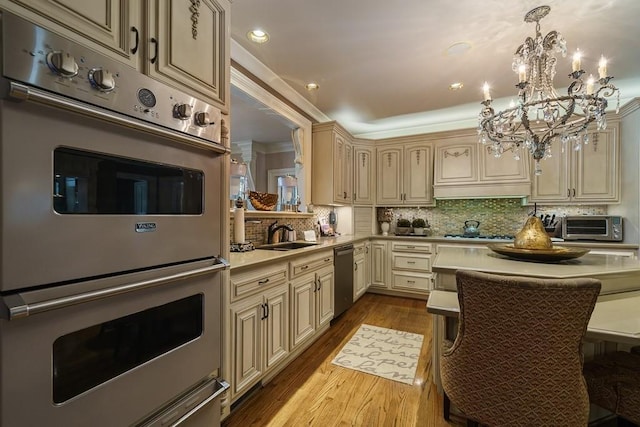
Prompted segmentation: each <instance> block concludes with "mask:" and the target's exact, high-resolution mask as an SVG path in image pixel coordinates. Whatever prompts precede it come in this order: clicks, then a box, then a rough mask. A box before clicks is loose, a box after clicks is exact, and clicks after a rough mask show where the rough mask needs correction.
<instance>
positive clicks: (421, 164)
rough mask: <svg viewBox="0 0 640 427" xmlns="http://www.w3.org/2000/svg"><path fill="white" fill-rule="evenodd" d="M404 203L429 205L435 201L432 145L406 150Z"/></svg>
mask: <svg viewBox="0 0 640 427" xmlns="http://www.w3.org/2000/svg"><path fill="white" fill-rule="evenodd" d="M403 169H404V197H403V198H404V203H405V204H429V203H431V202H432V201H433V180H432V177H433V154H432V151H431V146H430V145H423V144H419V145H406V146H405V148H404V166H403Z"/></svg>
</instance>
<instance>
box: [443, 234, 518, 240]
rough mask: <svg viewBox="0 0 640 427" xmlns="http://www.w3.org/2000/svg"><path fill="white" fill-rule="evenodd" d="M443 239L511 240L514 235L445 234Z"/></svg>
mask: <svg viewBox="0 0 640 427" xmlns="http://www.w3.org/2000/svg"><path fill="white" fill-rule="evenodd" d="M444 237H445V239H480V240H513V239H514V237H515V236H513V235H511V234H480V235H478V236H469V235H466V234H445V235H444Z"/></svg>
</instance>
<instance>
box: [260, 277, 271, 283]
mask: <svg viewBox="0 0 640 427" xmlns="http://www.w3.org/2000/svg"><path fill="white" fill-rule="evenodd" d="M265 283H269V278H268V277H267V278H266V279H264V280H258V285H264V284H265Z"/></svg>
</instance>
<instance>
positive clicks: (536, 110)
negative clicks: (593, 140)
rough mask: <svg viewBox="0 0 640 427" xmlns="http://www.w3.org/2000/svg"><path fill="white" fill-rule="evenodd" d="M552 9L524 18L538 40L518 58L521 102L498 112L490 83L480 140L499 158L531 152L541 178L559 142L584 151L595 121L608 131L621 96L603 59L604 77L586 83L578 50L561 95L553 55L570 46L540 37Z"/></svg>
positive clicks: (550, 35) (528, 43)
mask: <svg viewBox="0 0 640 427" xmlns="http://www.w3.org/2000/svg"><path fill="white" fill-rule="evenodd" d="M550 10H551V8H550V7H549V6H540V7H537V8H535V9H533V10H531V11H530V12H528V13H527V14H526V15H525V17H524V21H525V22H535V23H536V35H535V38H531V37H527V38H526V40H525V41H524V43H523V44H521V45H520V46H519V47H518V49H517V50H516V52H515V55H514V58H513V64H512V68H513V71H515V72H516V74H517V75H518V84H517V85H516V87H517V88H518V100H517V103H514V102H513V101H512V103H511V105H510V106H509V108H507V109H505V110H504V111H500V112H495V111H494V109H493V107H492V106H491V94H490V92H489V86H488V84H487V83H485V84H484V88H483V89H484V90H483V91H484V101H483V102H482V105H483V107H482V110H481V111H480V114H479V125H478V133H479V135H480V139H479V140H480V142H481V143H483V144H487V145H489V146H490V149H491V151H492V153H493V154H494V155H495V156H496V157H500V156H501V155H502V154H503V153H504V152H505V151H511V152H512V153H513V156H514V158H515V159H517V160H519V159H520V150H521V148H522V147H523V146H524V147H525V148H526V149H528V150H529V152H530V153H531V155H532V157H533V158H534V160H535V162H536V164H535V174H536V175H540V174H541V173H542V169H541V168H540V160H541V159H544V158H547V157H550V156H551V143H552V142H553V141H554V140H555V141H560V142H561V143H562V144H563V150H564V148H565V146H566V145H567V143H570V144H572V145H573V149H574V150H579V149H580V148H581V146H582V144H588V143H589V136H588V134H587V127H588V126H589V124H590V123H591V122H593V121H595V122H596V124H597V128H598V130H604V129H605V128H606V126H607V122H606V118H605V110H606V108H607V104H608V103H607V99H606V98H609V97H611V96H613V95H614V94H617V102H618V105H617V108H618V109H619V106H620V92H619V91H618V88H616V87H615V86H614V85H613V84H611V83H610V80H611V79H612V78H613V77H612V76H608V75H607V61H606V59H605V58H604V57H602V58H601V59H600V63H599V66H598V74H599V79H597V80H596V79H594V78H593V76H590V77H589V78H588V79H587V81H586V82H585V81H584V80H583V78H582V77H583V75H584V74H585V72H584V70H582V69H581V58H580V52H579V51H578V52H576V54H575V55H574V56H573V61H572V69H573V72H572V73H571V74H569V77H570V78H571V79H572V82H571V84H570V85H569V89H568V91H567V95H564V96H559V95H558V94H557V93H556V90H555V89H554V87H553V79H554V77H555V75H556V62H557V61H556V57H555V56H554V53H556V52H559V53H561V54H562V56H563V57H566V54H567V43H566V41H565V40H564V38H563V37H562V35H560V33H558V32H557V31H550V32H549V33H548V34H547V35H546V36H544V37H543V36H542V34H541V33H540V20H541V19H542V18H544V17H545V16H547V14H548V13H549V11H550ZM596 86H597V88H596ZM616 112H617V111H616Z"/></svg>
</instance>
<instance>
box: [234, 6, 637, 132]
mask: <svg viewBox="0 0 640 427" xmlns="http://www.w3.org/2000/svg"><path fill="white" fill-rule="evenodd" d="M543 4H546V5H549V6H551V13H550V14H549V15H548V16H547V17H545V18H544V19H543V20H542V21H541V32H542V34H543V35H545V34H546V33H548V32H549V31H551V30H557V31H558V32H560V33H561V34H562V35H563V36H564V37H565V39H566V40H567V48H568V55H567V57H566V58H562V57H559V58H558V73H557V76H556V79H555V86H556V88H558V89H560V88H566V87H567V86H568V85H569V84H570V80H569V78H568V77H567V74H569V72H570V71H571V55H572V54H573V52H574V51H575V50H576V48H579V49H580V50H581V52H582V53H583V61H582V64H583V68H584V69H585V70H586V71H587V75H588V74H589V73H593V74H594V75H596V76H597V66H598V65H597V63H598V59H599V58H600V56H601V55H605V56H606V57H607V58H608V60H609V70H610V72H609V74H611V75H614V76H615V79H614V80H613V83H615V84H616V85H617V86H619V87H620V88H621V89H622V97H623V98H624V99H623V101H626V100H627V99H629V98H630V97H635V96H640V78H639V76H640V48H639V47H638V46H639V41H640V25H639V24H638V21H639V20H640V1H639V0H549V1H542V0H517V1H516V0H482V1H478V0H453V1H452V0H402V1H401V2H390V1H388V0H386V1H383V0H233V3H232V8H231V24H232V25H231V37H232V39H233V40H234V41H235V42H237V43H238V44H239V45H241V46H242V47H243V48H244V49H246V51H248V52H249V53H250V54H251V55H253V56H254V57H255V58H256V59H258V60H259V61H260V62H262V63H263V64H264V65H266V66H267V67H268V68H269V69H271V70H272V71H273V72H274V73H275V74H277V75H278V76H279V77H280V78H281V79H282V80H283V81H284V82H285V83H287V84H288V85H289V86H290V87H291V88H292V89H293V90H295V91H296V92H298V93H299V94H300V95H301V96H302V97H304V98H305V99H306V100H307V101H308V102H310V103H311V104H313V105H314V106H315V107H317V109H319V110H320V111H321V112H323V113H324V114H325V115H326V116H328V117H329V118H331V119H332V120H337V121H338V122H340V123H341V124H342V125H343V126H345V128H347V130H349V131H350V132H351V133H352V134H354V135H360V136H372V137H375V136H386V135H391V133H393V132H394V131H395V132H400V133H404V134H406V133H411V130H414V131H416V132H413V133H417V132H418V131H421V130H424V129H428V126H429V124H433V123H436V122H439V123H442V122H452V123H453V122H461V123H462V122H464V123H466V124H467V125H468V124H469V123H473V121H474V120H475V118H476V117H477V113H478V111H479V109H480V101H481V98H482V89H481V87H482V84H483V83H484V81H488V82H489V84H490V85H491V88H492V89H491V93H492V96H493V98H494V99H497V98H505V99H504V100H503V102H504V103H505V104H506V102H507V101H508V99H509V98H511V97H515V93H516V89H515V87H514V85H515V83H517V76H516V75H515V73H513V71H512V70H511V62H512V56H513V52H514V51H515V49H516V48H517V47H518V46H519V45H520V44H521V43H522V42H523V41H524V39H525V38H526V37H530V36H531V37H533V36H534V35H535V24H530V23H525V22H524V15H525V13H526V12H528V11H529V10H531V9H533V8H535V7H537V6H540V5H543ZM254 28H261V29H263V30H264V31H267V32H268V33H269V35H270V40H269V42H268V43H265V44H262V45H257V44H254V43H251V42H249V41H248V40H247V38H246V33H247V32H248V31H249V30H251V29H254ZM458 42H465V43H468V44H469V45H470V46H471V48H470V49H469V50H467V51H466V52H463V53H457V54H456V53H450V52H448V49H449V47H450V46H451V45H453V44H454V43H458ZM310 81H315V82H317V83H318V84H319V85H320V89H319V90H318V91H316V92H308V91H307V90H306V89H305V87H304V86H305V84H306V83H308V82H310ZM453 82H462V83H464V88H463V89H462V90H459V91H451V90H449V88H448V86H449V84H451V83H453ZM267 83H268V84H269V83H270V82H268V81H267ZM237 102H239V101H238V100H237V99H236V97H234V96H233V93H232V117H233V119H232V120H233V121H232V123H236V124H237V123H239V122H238V120H237V117H235V107H236V106H234V104H236V103H237ZM611 104H613V105H615V100H611V101H610V105H611ZM494 105H497V106H498V107H499V106H500V105H499V102H496V103H494ZM232 126H233V124H232ZM245 127H246V128H247V129H248V128H250V127H251V126H250V125H249V124H247V125H246V126H245ZM263 129H266V128H265V127H264V125H263ZM236 132H238V130H237V129H232V133H234V134H235V133H236ZM390 132H391V133H390ZM234 139H235V135H234Z"/></svg>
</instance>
